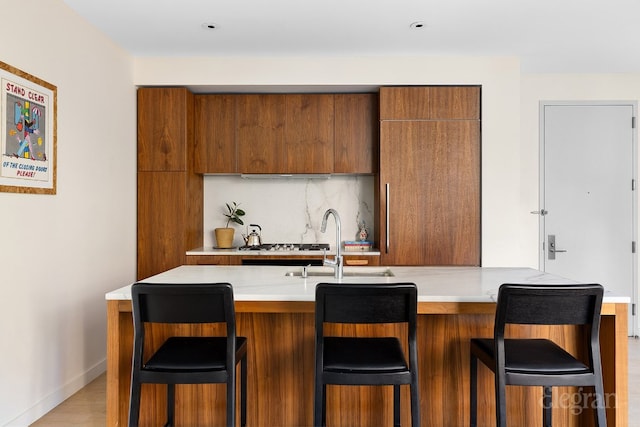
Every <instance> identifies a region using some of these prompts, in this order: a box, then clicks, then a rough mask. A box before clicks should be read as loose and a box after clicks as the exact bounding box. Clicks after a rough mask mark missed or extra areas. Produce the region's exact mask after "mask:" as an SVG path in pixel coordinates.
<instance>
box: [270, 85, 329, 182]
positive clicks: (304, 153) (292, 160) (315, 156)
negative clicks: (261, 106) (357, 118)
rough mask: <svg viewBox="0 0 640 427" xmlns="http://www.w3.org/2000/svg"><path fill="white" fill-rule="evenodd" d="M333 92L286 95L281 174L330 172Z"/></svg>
mask: <svg viewBox="0 0 640 427" xmlns="http://www.w3.org/2000/svg"><path fill="white" fill-rule="evenodd" d="M333 101H334V100H333V95H326V94H293V95H287V96H286V98H285V105H286V107H285V108H286V111H285V114H286V118H285V132H284V170H283V172H284V173H332V172H333V144H334V143H333V138H334V135H333V132H334V128H333V120H334V119H333V117H334V116H333V115H334V111H333Z"/></svg>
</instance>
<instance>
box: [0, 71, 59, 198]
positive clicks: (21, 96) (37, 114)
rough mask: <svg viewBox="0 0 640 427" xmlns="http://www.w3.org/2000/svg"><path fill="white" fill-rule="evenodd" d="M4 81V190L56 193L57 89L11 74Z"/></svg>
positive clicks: (0, 107)
mask: <svg viewBox="0 0 640 427" xmlns="http://www.w3.org/2000/svg"><path fill="white" fill-rule="evenodd" d="M7 74H8V75H7ZM23 74H24V73H23ZM27 76H28V75H27ZM0 84H1V92H0V96H1V97H2V99H1V103H0V111H1V112H2V122H1V123H0V126H1V132H2V133H1V138H2V146H1V151H2V163H0V190H3V191H14V192H29V191H28V189H35V190H38V189H39V190H40V191H32V192H40V193H49V194H55V139H54V134H53V132H52V128H53V127H54V114H53V110H54V104H53V101H54V94H55V92H53V91H52V90H51V89H50V88H47V87H44V86H42V85H39V84H37V83H35V82H33V81H31V80H29V79H28V77H21V76H19V75H11V74H10V73H3V74H2V76H1V78H0ZM54 88H55V87H54ZM54 90H55V89H54Z"/></svg>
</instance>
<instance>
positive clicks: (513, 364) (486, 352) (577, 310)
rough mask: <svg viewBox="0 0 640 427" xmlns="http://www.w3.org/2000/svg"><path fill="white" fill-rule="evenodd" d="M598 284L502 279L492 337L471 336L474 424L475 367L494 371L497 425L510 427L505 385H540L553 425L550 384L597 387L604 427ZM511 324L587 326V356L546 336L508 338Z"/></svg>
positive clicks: (598, 420)
mask: <svg viewBox="0 0 640 427" xmlns="http://www.w3.org/2000/svg"><path fill="white" fill-rule="evenodd" d="M602 295H603V288H602V286H600V285H596V284H591V285H517V284H504V285H502V286H500V290H499V292H498V304H497V308H496V317H495V325H494V337H493V339H484V338H472V339H471V347H470V348H471V371H470V374H471V379H470V391H471V405H470V409H471V414H470V420H471V426H473V427H475V426H476V425H477V406H478V403H477V366H478V361H481V362H482V363H484V364H485V365H486V366H487V367H488V368H489V369H491V370H492V371H493V372H494V374H495V394H496V425H497V426H500V427H506V425H507V420H506V413H507V404H506V386H507V385H521V386H542V387H543V392H544V394H543V405H542V406H543V420H544V426H551V406H552V387H554V386H575V387H580V386H593V387H594V388H595V399H596V405H595V406H596V408H595V409H596V411H595V415H596V416H595V418H596V426H599V427H606V425H607V420H606V415H605V407H604V387H603V385H602V367H601V363H600V341H599V334H600V308H601V306H602ZM507 324H520V325H584V326H586V327H587V328H588V332H587V333H586V334H585V335H586V338H587V339H586V341H587V343H586V345H585V348H586V349H587V352H588V361H587V362H584V361H582V360H579V359H577V358H576V357H574V356H573V355H571V354H569V353H568V352H567V351H565V350H564V349H563V348H562V347H560V346H558V345H557V344H556V343H554V342H553V341H551V340H548V339H532V338H506V339H505V326H506V325H507Z"/></svg>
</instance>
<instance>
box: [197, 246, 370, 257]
mask: <svg viewBox="0 0 640 427" xmlns="http://www.w3.org/2000/svg"><path fill="white" fill-rule="evenodd" d="M322 254H323V251H300V250H297V251H281V250H277V251H276V250H273V251H271V250H261V251H254V250H242V251H241V250H240V249H238V248H231V249H222V248H214V247H211V246H207V247H199V248H195V249H191V250H189V251H187V256H189V255H244V256H265V255H268V256H274V255H275V256H292V255H296V256H322ZM335 254H336V251H335V249H334V250H331V249H330V250H328V251H327V255H335ZM342 255H366V256H375V255H380V251H379V250H377V249H372V250H370V251H345V250H344V249H343V250H342Z"/></svg>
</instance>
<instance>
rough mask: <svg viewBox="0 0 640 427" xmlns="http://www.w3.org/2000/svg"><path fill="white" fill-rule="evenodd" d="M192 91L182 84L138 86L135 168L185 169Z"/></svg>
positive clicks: (142, 169) (144, 169)
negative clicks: (174, 85)
mask: <svg viewBox="0 0 640 427" xmlns="http://www.w3.org/2000/svg"><path fill="white" fill-rule="evenodd" d="M189 112H193V95H192V94H191V93H190V92H189V91H188V90H187V89H185V88H140V89H138V170H139V171H184V170H187V161H188V160H187V149H186V144H187V141H188V140H189V139H188V134H189V133H190V129H191V123H190V120H191V118H192V115H191V114H189Z"/></svg>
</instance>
